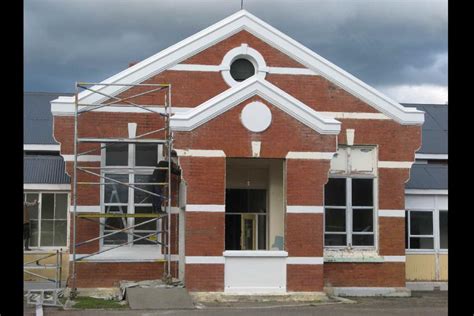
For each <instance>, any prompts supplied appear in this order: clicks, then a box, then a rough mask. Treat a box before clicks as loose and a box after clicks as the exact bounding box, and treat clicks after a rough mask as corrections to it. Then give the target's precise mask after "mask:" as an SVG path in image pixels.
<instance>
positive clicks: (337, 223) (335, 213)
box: [324, 208, 346, 232]
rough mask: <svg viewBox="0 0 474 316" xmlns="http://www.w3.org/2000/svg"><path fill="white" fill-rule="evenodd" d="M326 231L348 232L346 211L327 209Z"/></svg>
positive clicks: (325, 218)
mask: <svg viewBox="0 0 474 316" xmlns="http://www.w3.org/2000/svg"><path fill="white" fill-rule="evenodd" d="M324 216H325V217H324V220H325V229H326V231H327V232H345V231H346V210H345V209H331V208H327V209H325V212H324Z"/></svg>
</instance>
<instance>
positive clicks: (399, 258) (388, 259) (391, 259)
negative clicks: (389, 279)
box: [382, 256, 406, 262]
mask: <svg viewBox="0 0 474 316" xmlns="http://www.w3.org/2000/svg"><path fill="white" fill-rule="evenodd" d="M382 257H383V261H384V262H405V261H406V256H382Z"/></svg>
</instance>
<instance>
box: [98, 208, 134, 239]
mask: <svg viewBox="0 0 474 316" xmlns="http://www.w3.org/2000/svg"><path fill="white" fill-rule="evenodd" d="M105 212H106V213H108V214H117V213H119V214H120V213H123V214H127V207H126V206H106V207H105ZM105 225H108V226H105V227H104V234H108V233H111V232H113V231H114V230H118V229H123V228H125V227H126V226H127V219H126V218H106V219H105ZM127 238H128V237H127V233H126V232H122V233H118V234H114V235H112V236H109V237H106V238H104V244H105V245H114V244H121V243H125V242H127V240H128V239H127Z"/></svg>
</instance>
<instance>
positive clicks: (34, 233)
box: [30, 220, 38, 247]
mask: <svg viewBox="0 0 474 316" xmlns="http://www.w3.org/2000/svg"><path fill="white" fill-rule="evenodd" d="M30 233H31V236H30V246H31V247H38V221H37V220H31V221H30Z"/></svg>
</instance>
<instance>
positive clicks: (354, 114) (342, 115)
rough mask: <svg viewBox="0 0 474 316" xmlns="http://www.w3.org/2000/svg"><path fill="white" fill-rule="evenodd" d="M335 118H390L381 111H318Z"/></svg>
mask: <svg viewBox="0 0 474 316" xmlns="http://www.w3.org/2000/svg"><path fill="white" fill-rule="evenodd" d="M319 113H321V114H323V115H326V116H328V117H332V118H335V119H347V120H391V118H390V117H388V116H387V115H385V114H383V113H363V112H319Z"/></svg>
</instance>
